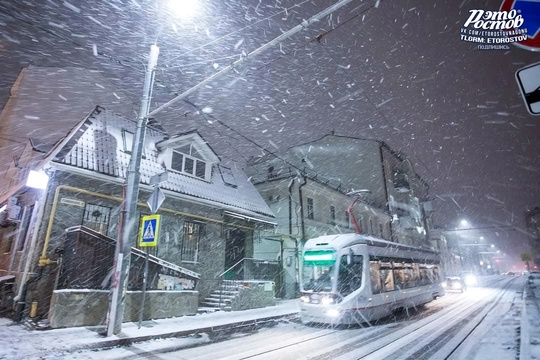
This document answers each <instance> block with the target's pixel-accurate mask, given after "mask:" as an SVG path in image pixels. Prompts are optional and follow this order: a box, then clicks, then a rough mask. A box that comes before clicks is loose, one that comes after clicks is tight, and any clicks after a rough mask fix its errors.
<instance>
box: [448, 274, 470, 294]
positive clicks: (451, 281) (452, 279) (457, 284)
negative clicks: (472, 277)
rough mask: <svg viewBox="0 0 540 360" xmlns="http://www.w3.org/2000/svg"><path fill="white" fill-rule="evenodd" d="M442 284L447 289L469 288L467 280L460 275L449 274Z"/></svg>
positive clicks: (462, 290)
mask: <svg viewBox="0 0 540 360" xmlns="http://www.w3.org/2000/svg"><path fill="white" fill-rule="evenodd" d="M442 286H443V287H444V289H445V290H446V291H461V292H464V291H465V290H467V284H466V283H465V280H463V278H461V277H459V276H449V277H447V278H446V279H445V280H444V281H443V283H442Z"/></svg>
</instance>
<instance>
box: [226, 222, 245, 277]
mask: <svg viewBox="0 0 540 360" xmlns="http://www.w3.org/2000/svg"><path fill="white" fill-rule="evenodd" d="M245 250H246V234H245V232H244V231H242V230H239V229H229V230H228V231H227V239H226V241H225V270H227V269H230V268H231V266H233V265H235V264H236V263H237V262H239V261H240V260H242V259H243V258H244V257H245ZM244 266H245V264H244V263H243V262H242V263H240V264H238V265H236V266H235V267H234V268H233V269H231V270H230V271H229V272H228V273H226V274H225V276H224V278H225V279H226V280H244Z"/></svg>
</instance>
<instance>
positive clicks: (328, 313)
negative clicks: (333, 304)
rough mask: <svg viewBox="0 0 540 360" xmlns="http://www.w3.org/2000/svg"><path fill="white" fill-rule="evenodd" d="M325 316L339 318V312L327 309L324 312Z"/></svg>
mask: <svg viewBox="0 0 540 360" xmlns="http://www.w3.org/2000/svg"><path fill="white" fill-rule="evenodd" d="M326 315H328V316H330V317H333V318H337V317H338V316H339V310H338V309H329V310H328V311H327V312H326Z"/></svg>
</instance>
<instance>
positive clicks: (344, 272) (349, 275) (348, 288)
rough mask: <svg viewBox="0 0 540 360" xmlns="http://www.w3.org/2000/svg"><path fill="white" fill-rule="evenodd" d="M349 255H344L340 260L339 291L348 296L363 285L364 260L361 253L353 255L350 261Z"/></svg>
mask: <svg viewBox="0 0 540 360" xmlns="http://www.w3.org/2000/svg"><path fill="white" fill-rule="evenodd" d="M347 257H348V256H347V255H343V256H342V257H341V259H340V262H339V272H338V287H337V288H338V292H339V293H340V294H341V295H342V296H347V295H349V294H350V293H352V292H353V291H355V290H357V289H359V288H360V286H361V285H362V261H363V258H362V256H361V255H352V259H351V260H352V261H351V262H350V263H349V261H348V260H347Z"/></svg>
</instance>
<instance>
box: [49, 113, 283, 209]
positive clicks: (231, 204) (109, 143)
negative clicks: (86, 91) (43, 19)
mask: <svg viewBox="0 0 540 360" xmlns="http://www.w3.org/2000/svg"><path fill="white" fill-rule="evenodd" d="M125 131H128V132H130V133H132V134H134V133H135V132H136V123H135V122H134V121H132V120H129V119H126V118H124V117H122V116H119V115H115V114H113V113H112V112H110V111H107V110H105V109H103V108H99V107H98V108H96V110H95V111H94V112H93V113H92V114H91V115H89V116H88V117H87V118H86V119H85V120H84V121H83V124H82V126H80V129H79V131H77V132H76V135H74V136H72V137H71V139H69V140H68V141H67V144H66V145H65V146H64V148H63V149H62V150H60V152H59V153H58V155H57V156H56V159H55V161H57V162H60V163H63V164H66V165H69V166H74V167H77V168H81V169H86V170H91V171H94V172H96V173H99V174H104V175H109V176H113V177H119V178H125V177H126V174H127V170H128V166H129V161H130V159H131V154H130V151H126V149H125V145H124V144H125V141H126V140H125V134H124V132H125ZM185 136H187V137H188V138H190V139H193V138H194V137H193V133H190V134H187V135H185ZM180 137H181V136H180ZM196 138H197V139H202V137H200V135H198V134H197V136H196ZM168 139H169V137H168V136H167V135H166V134H164V133H163V132H161V131H159V130H157V129H154V128H152V127H148V128H147V132H146V139H145V143H146V147H145V149H144V152H143V158H142V160H141V166H140V174H141V183H142V184H150V178H151V177H152V176H154V175H158V174H161V173H163V172H165V171H168V170H167V168H166V166H165V162H164V159H163V156H164V155H163V152H161V151H160V149H161V147H158V146H156V145H157V144H158V143H161V144H163V141H164V140H168ZM203 144H204V143H203ZM198 145H199V146H201V141H198ZM210 153H213V152H212V151H211V150H208V154H210ZM212 159H218V158H217V157H212ZM161 188H162V189H163V190H170V191H172V192H174V193H177V194H179V195H180V194H181V195H183V196H186V195H187V196H190V197H193V198H196V199H202V200H205V202H207V203H208V202H211V203H213V205H214V206H218V207H219V206H221V207H223V208H224V209H226V210H230V211H236V212H238V213H241V214H245V215H248V216H250V215H251V216H254V215H255V216H257V215H259V216H260V215H263V216H265V217H270V218H273V217H274V215H273V213H272V210H270V208H269V207H268V205H266V203H265V201H264V200H263V199H262V197H261V196H260V194H259V193H258V192H257V190H256V189H255V187H254V186H253V185H252V184H251V183H250V182H249V181H248V178H247V176H246V175H245V174H244V173H243V171H242V170H241V169H240V168H238V167H237V166H235V164H234V163H233V164H231V165H228V166H224V165H223V164H221V163H212V171H211V175H210V177H209V179H208V181H207V180H203V179H200V178H197V177H194V176H189V175H186V174H183V173H180V172H175V171H168V180H167V182H164V183H162V184H161Z"/></svg>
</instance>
